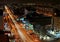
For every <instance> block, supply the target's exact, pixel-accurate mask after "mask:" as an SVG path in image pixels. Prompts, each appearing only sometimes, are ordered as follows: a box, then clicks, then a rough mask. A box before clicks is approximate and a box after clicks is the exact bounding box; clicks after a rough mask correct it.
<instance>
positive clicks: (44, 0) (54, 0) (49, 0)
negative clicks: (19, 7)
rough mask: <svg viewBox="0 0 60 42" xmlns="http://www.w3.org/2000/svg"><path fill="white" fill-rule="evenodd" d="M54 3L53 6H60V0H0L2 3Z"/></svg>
mask: <svg viewBox="0 0 60 42" xmlns="http://www.w3.org/2000/svg"><path fill="white" fill-rule="evenodd" d="M12 2H17V3H26V2H27V3H31V2H32V3H53V4H60V0H0V3H12Z"/></svg>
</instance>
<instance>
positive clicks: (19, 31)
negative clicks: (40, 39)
mask: <svg viewBox="0 0 60 42" xmlns="http://www.w3.org/2000/svg"><path fill="white" fill-rule="evenodd" d="M5 10H6V11H7V13H8V14H9V16H10V18H11V19H12V21H13V23H14V24H15V27H16V29H17V31H18V33H19V36H20V37H21V39H22V40H23V42H33V40H31V39H30V38H29V37H28V38H26V37H25V35H24V34H23V33H22V31H21V30H20V26H19V24H17V22H16V21H15V19H14V17H13V16H12V13H11V11H10V10H9V8H8V7H7V6H5Z"/></svg>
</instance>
